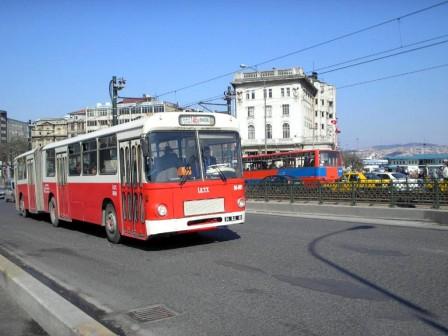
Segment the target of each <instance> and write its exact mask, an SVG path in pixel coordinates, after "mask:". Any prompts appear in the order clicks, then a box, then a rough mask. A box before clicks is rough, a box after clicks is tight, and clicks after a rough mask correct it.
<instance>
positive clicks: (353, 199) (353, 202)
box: [351, 182, 356, 205]
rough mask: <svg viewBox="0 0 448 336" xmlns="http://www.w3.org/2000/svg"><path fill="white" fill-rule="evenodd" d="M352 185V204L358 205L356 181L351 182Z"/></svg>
mask: <svg viewBox="0 0 448 336" xmlns="http://www.w3.org/2000/svg"><path fill="white" fill-rule="evenodd" d="M351 185H352V205H356V188H355V183H353V182H352V183H351Z"/></svg>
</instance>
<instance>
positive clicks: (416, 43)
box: [307, 34, 448, 73]
mask: <svg viewBox="0 0 448 336" xmlns="http://www.w3.org/2000/svg"><path fill="white" fill-rule="evenodd" d="M445 37H448V34H444V35H439V36H436V37H432V38H429V39H425V40H421V41H417V42H413V43H409V44H405V45H402V46H400V47H395V48H391V49H386V50H382V51H378V52H375V53H372V54H368V55H364V56H360V57H356V58H352V59H349V60H346V61H343V62H339V63H335V64H331V65H325V66H322V67H320V68H316V69H314V70H313V71H315V72H320V71H322V70H325V69H329V68H334V67H337V66H340V65H344V64H348V63H352V62H356V61H360V60H362V59H366V58H369V57H373V56H378V55H382V54H387V53H389V52H392V51H395V50H399V49H406V48H409V47H412V46H415V45H419V44H422V43H426V42H431V41H435V40H439V39H441V38H445ZM307 72H308V73H311V71H307Z"/></svg>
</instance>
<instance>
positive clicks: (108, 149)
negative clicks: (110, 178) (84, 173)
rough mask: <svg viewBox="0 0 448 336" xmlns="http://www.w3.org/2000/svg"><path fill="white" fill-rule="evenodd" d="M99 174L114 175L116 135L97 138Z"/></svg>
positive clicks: (115, 166) (115, 171)
mask: <svg viewBox="0 0 448 336" xmlns="http://www.w3.org/2000/svg"><path fill="white" fill-rule="evenodd" d="M98 143H99V147H100V148H99V157H100V162H99V163H100V174H101V175H115V174H116V173H117V137H116V135H110V136H106V137H103V138H99V139H98Z"/></svg>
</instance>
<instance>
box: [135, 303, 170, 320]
mask: <svg viewBox="0 0 448 336" xmlns="http://www.w3.org/2000/svg"><path fill="white" fill-rule="evenodd" d="M128 315H129V316H130V317H132V318H133V319H134V320H136V321H138V322H153V321H159V320H163V319H167V318H170V317H174V316H176V313H174V312H173V311H171V310H169V309H168V308H166V307H165V306H162V305H158V306H151V307H145V308H140V309H136V310H133V311H131V312H129V313H128Z"/></svg>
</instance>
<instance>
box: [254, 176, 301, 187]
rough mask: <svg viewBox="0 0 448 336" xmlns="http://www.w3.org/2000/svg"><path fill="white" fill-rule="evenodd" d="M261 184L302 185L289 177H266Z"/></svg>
mask: <svg viewBox="0 0 448 336" xmlns="http://www.w3.org/2000/svg"><path fill="white" fill-rule="evenodd" d="M262 183H268V184H279V185H287V184H302V182H301V181H300V180H298V179H295V178H294V177H292V176H289V175H270V176H266V177H265V178H264V179H263V180H262Z"/></svg>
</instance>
